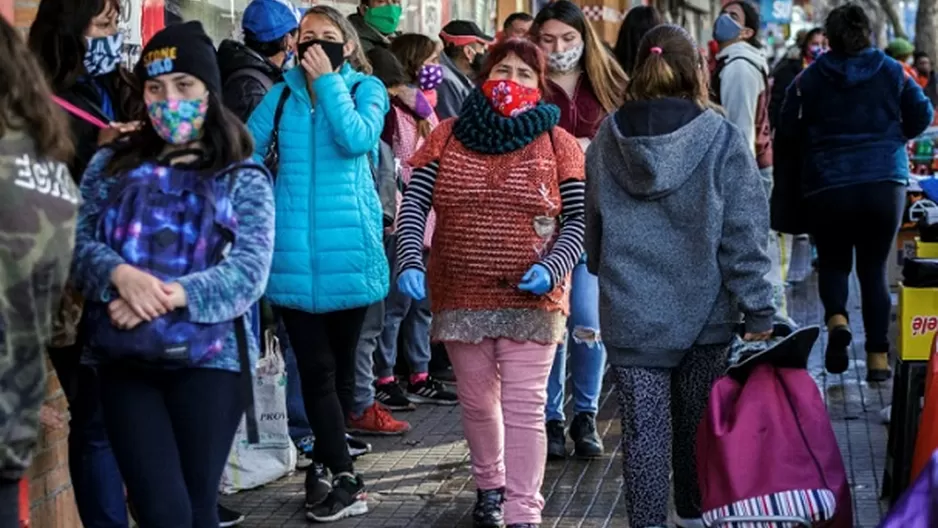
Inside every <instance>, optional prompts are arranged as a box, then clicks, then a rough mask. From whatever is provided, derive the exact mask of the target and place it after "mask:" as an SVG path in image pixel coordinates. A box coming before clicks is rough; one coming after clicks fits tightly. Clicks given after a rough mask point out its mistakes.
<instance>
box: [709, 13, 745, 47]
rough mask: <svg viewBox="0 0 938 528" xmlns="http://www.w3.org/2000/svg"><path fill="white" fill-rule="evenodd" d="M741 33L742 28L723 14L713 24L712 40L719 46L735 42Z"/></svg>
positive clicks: (731, 18)
mask: <svg viewBox="0 0 938 528" xmlns="http://www.w3.org/2000/svg"><path fill="white" fill-rule="evenodd" d="M742 31H743V27H742V26H740V25H739V24H737V23H736V21H735V20H733V17H731V16H729V15H727V14H726V13H724V14H722V15H720V16H719V17H717V21H716V22H714V23H713V40H715V41H717V42H718V43H720V44H723V43H724V42H729V41H731V40H736V39H738V38H739V34H740V33H742Z"/></svg>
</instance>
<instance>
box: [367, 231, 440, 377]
mask: <svg viewBox="0 0 938 528" xmlns="http://www.w3.org/2000/svg"><path fill="white" fill-rule="evenodd" d="M385 251H386V252H387V255H388V263H390V265H391V269H395V268H396V267H397V237H396V236H394V235H392V236H389V237H387V239H386V241H385ZM424 262H426V255H424ZM431 318H432V316H431V315H430V299H428V298H424V299H423V300H422V301H415V300H413V299H411V298H410V297H409V296H407V295H404V294H403V293H401V292H400V291H398V289H397V281H396V280H391V292H390V293H389V294H388V298H387V299H386V300H385V304H384V330H383V331H382V332H381V340H380V341H379V342H378V351H377V352H376V353H375V376H376V377H377V378H378V379H381V378H387V377H390V376H393V375H394V365H396V364H397V344H398V336H399V335H400V337H401V338H402V339H401V341H400V342H401V343H402V344H403V346H404V354H405V356H404V357H405V358H406V359H407V364H408V365H409V366H410V373H411V374H423V373H425V372H428V370H429V367H430V321H431Z"/></svg>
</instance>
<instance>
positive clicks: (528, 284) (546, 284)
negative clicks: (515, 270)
mask: <svg viewBox="0 0 938 528" xmlns="http://www.w3.org/2000/svg"><path fill="white" fill-rule="evenodd" d="M551 282H552V280H551V278H550V271H548V270H547V268H546V267H544V266H542V265H540V264H535V265H533V266H531V269H529V270H528V272H527V273H525V274H524V277H521V284H519V285H518V289H519V290H524V291H526V292H531V293H533V294H534V295H544V294H545V293H547V292H549V291H550V290H551Z"/></svg>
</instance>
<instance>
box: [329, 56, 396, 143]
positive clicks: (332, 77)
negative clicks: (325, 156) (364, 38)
mask: <svg viewBox="0 0 938 528" xmlns="http://www.w3.org/2000/svg"><path fill="white" fill-rule="evenodd" d="M313 91H314V92H315V93H316V97H318V98H319V101H320V103H321V104H320V105H319V107H320V108H322V111H323V113H324V114H325V116H326V120H327V121H328V122H329V124H330V125H331V126H332V131H333V134H334V136H333V137H335V141H336V143H337V144H338V145H339V148H340V149H341V150H342V151H344V152H345V153H346V154H348V155H349V156H361V155H364V154H367V153H369V152H372V151H373V150H374V149H375V145H377V144H378V139H379V138H380V137H381V131H382V130H384V117H385V115H386V114H387V113H388V110H389V109H390V107H391V103H390V102H389V101H388V92H387V90H386V89H385V88H384V85H383V84H382V83H381V81H379V80H378V79H377V78H375V77H372V76H370V75H369V76H365V77H364V78H363V79H362V80H360V81H358V85H357V87H356V89H355V99H354V100H353V99H352V94H351V92H350V91H349V88H348V86H346V84H345V79H343V78H342V76H341V75H339V74H337V73H327V74H326V75H322V76H320V77H319V78H318V79H316V80H315V81H314V82H313Z"/></svg>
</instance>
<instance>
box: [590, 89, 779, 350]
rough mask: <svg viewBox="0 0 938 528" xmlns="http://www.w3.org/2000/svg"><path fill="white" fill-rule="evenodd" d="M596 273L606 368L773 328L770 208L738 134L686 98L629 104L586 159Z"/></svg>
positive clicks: (611, 120)
mask: <svg viewBox="0 0 938 528" xmlns="http://www.w3.org/2000/svg"><path fill="white" fill-rule="evenodd" d="M586 174H587V178H586V182H587V196H586V239H585V246H586V252H587V266H588V268H589V270H590V271H591V272H592V273H594V274H596V275H598V276H599V294H600V300H599V311H600V314H599V316H600V327H601V328H602V329H603V341H604V342H605V344H606V347H607V349H608V352H609V361H610V362H611V363H612V364H614V365H619V366H627V367H660V368H673V367H676V366H677V365H678V364H679V363H680V362H681V359H682V358H683V357H684V354H685V353H686V351H687V350H688V349H689V348H691V347H693V346H695V345H713V344H721V343H728V342H729V341H730V340H731V338H732V336H733V332H734V331H735V330H736V329H737V328H738V326H739V323H740V322H741V321H742V320H743V317H744V320H745V328H746V331H747V332H764V331H767V330H770V329H771V328H772V316H773V314H774V313H775V309H774V308H773V305H772V287H771V285H770V284H769V283H768V282H767V281H766V280H765V275H766V273H767V272H768V271H769V266H770V262H769V258H768V256H767V254H766V244H767V237H766V236H765V234H766V233H767V232H768V231H769V204H768V200H767V198H766V195H765V191H764V189H763V187H762V183H761V180H760V177H759V169H758V167H757V166H756V162H755V159H754V158H753V155H752V152H751V151H750V149H749V146H748V144H747V143H746V142H745V141H744V140H743V137H742V135H741V134H740V132H739V130H737V128H736V127H735V126H733V125H732V124H730V123H729V122H728V121H727V120H726V119H725V118H723V117H722V116H720V115H719V114H717V113H716V112H714V111H713V110H706V111H702V110H700V109H699V108H698V107H697V106H696V105H695V104H694V103H692V102H690V101H687V100H683V99H659V100H654V101H642V102H630V103H626V104H625V105H624V106H623V107H622V108H621V109H620V110H619V111H618V112H617V113H616V114H614V115H613V116H611V117H609V118H607V119H606V120H605V122H604V123H603V124H602V126H601V127H600V129H599V132H598V133H597V134H596V137H595V138H594V139H593V142H592V144H591V145H590V148H589V150H588V151H587V155H586Z"/></svg>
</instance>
